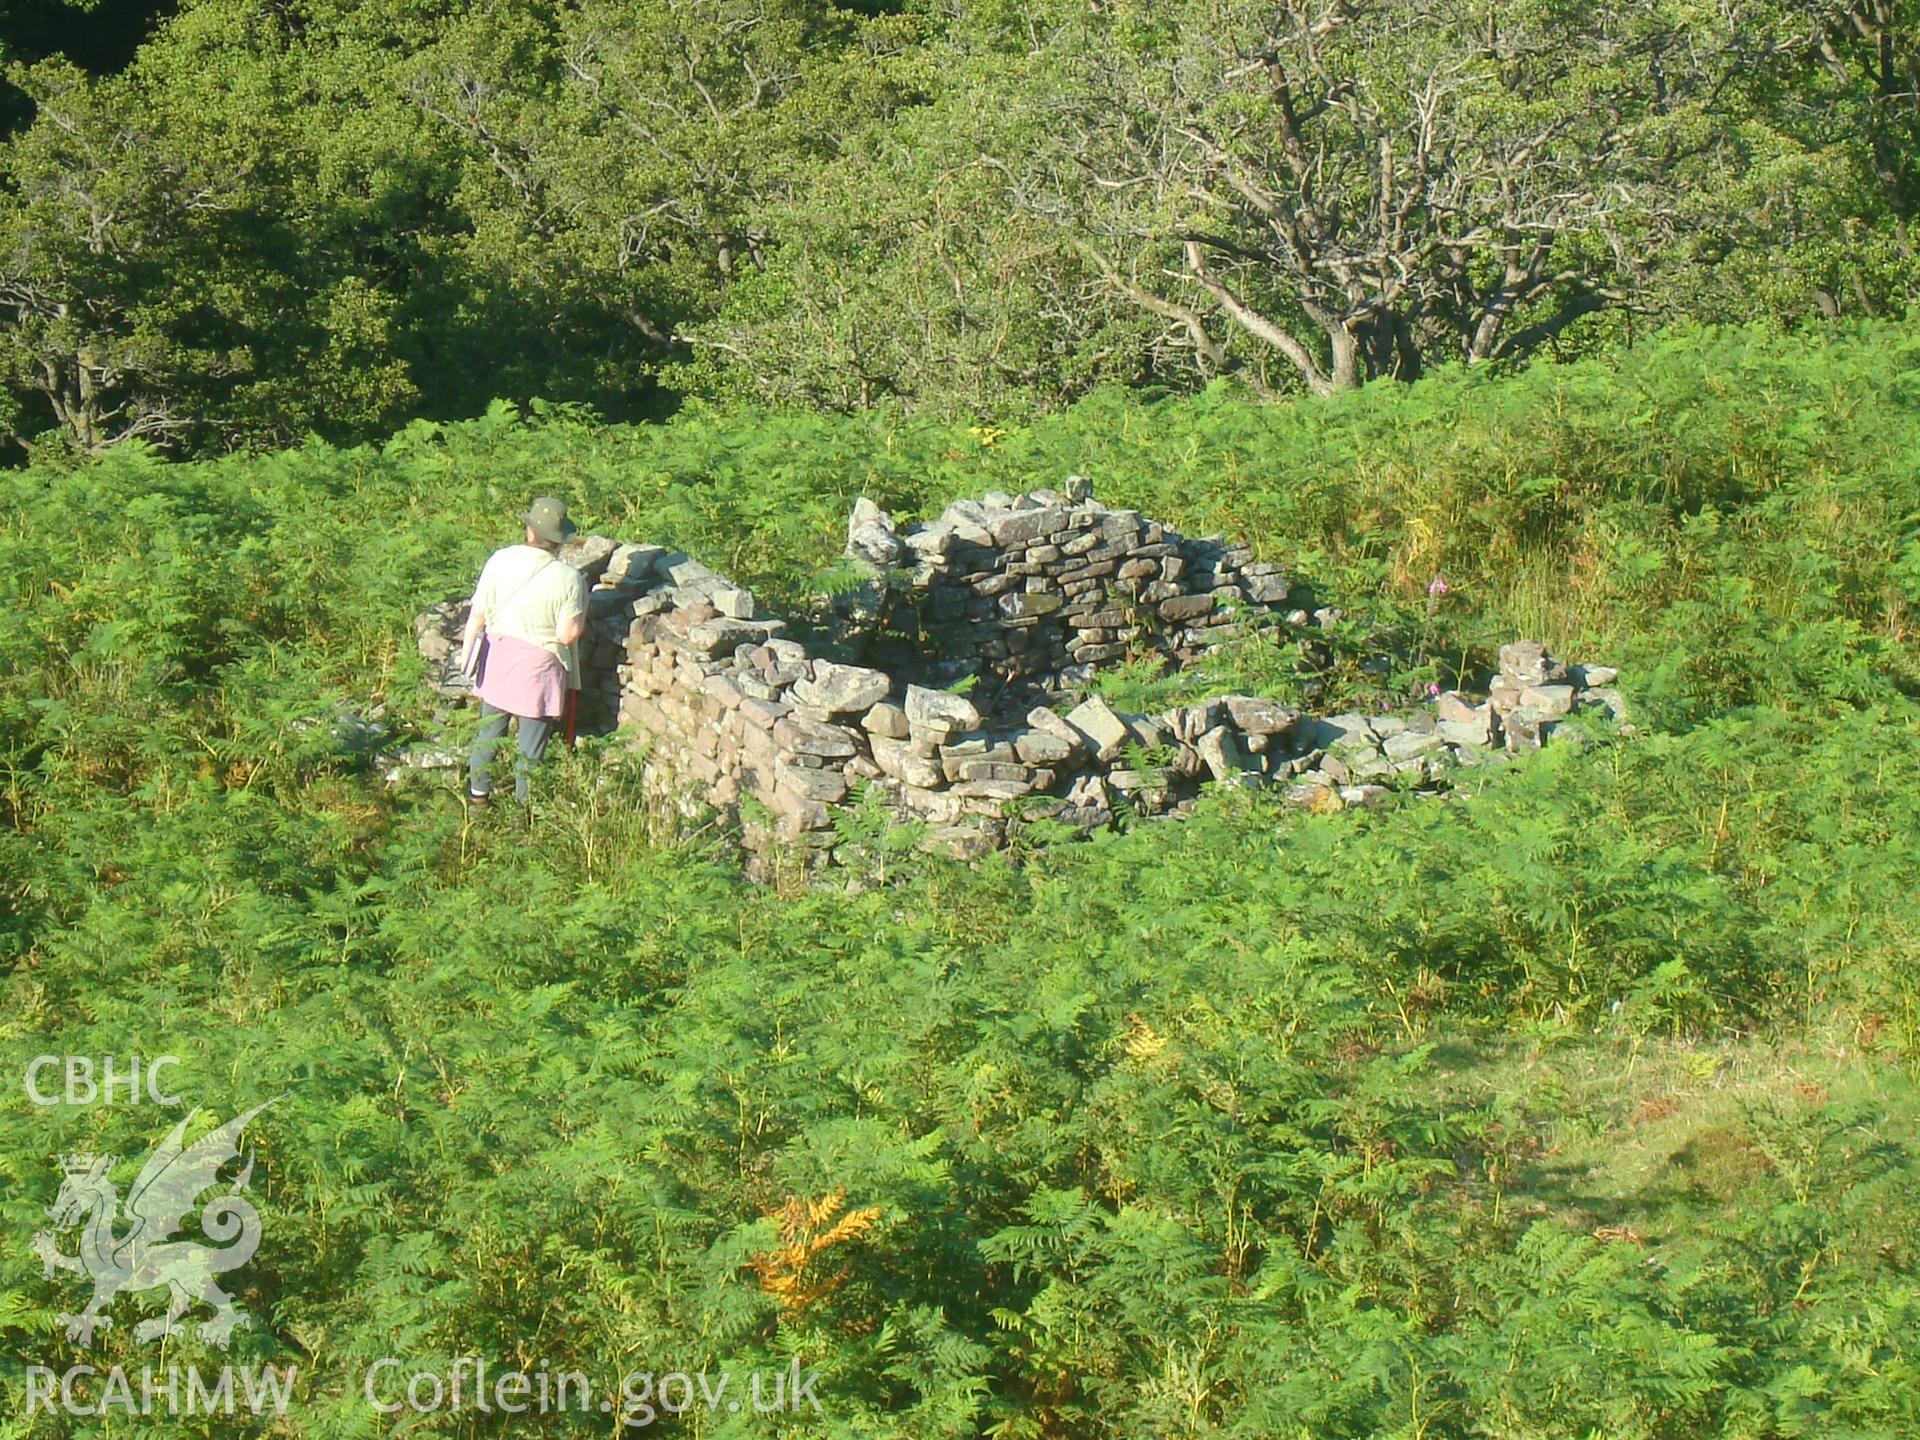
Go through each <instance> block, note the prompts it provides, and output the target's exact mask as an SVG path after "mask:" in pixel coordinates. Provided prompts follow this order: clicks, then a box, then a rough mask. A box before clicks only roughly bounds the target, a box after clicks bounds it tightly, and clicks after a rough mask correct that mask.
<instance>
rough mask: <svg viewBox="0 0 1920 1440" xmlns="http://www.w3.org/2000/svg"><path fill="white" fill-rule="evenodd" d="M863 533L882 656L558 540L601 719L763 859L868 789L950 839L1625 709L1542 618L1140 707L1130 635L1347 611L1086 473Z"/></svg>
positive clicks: (1170, 803) (446, 631)
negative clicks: (1405, 703)
mask: <svg viewBox="0 0 1920 1440" xmlns="http://www.w3.org/2000/svg"><path fill="white" fill-rule="evenodd" d="M846 553H847V555H848V556H849V557H850V558H851V559H853V560H854V561H855V562H856V563H857V564H858V565H860V566H862V567H864V568H865V569H866V570H867V571H868V573H869V579H870V583H869V584H868V585H866V586H865V587H863V588H862V589H861V590H859V591H856V592H855V593H853V594H852V595H850V596H849V597H847V599H846V601H845V602H844V603H843V604H842V605H841V606H840V612H841V613H840V615H839V620H840V622H841V627H842V635H841V640H842V641H843V642H844V641H846V640H848V639H851V638H855V637H858V638H861V639H863V640H864V642H865V643H866V644H867V646H868V649H867V652H866V653H865V654H864V655H863V657H862V658H863V659H865V660H867V661H869V662H871V663H864V664H849V663H844V662H842V661H836V660H832V659H829V658H827V657H826V656H824V655H821V654H818V653H815V651H814V650H812V649H810V648H809V647H808V646H807V645H806V644H803V643H801V642H800V641H798V640H796V639H794V638H791V637H790V636H789V635H788V634H787V633H786V631H787V625H786V623H785V622H784V621H782V620H781V619H779V618H777V617H774V616H769V615H767V614H765V613H763V612H762V610H761V608H760V607H759V605H758V604H757V603H756V601H755V599H754V597H753V595H752V594H751V593H750V592H749V591H747V590H746V589H744V588H743V587H741V586H739V585H736V584H734V583H733V582H732V581H731V580H729V579H728V578H727V577H726V576H724V575H721V574H718V573H716V572H715V571H713V570H712V569H710V568H708V567H707V566H706V565H704V564H702V563H701V562H700V561H698V560H696V559H694V558H693V557H691V556H689V555H686V554H684V553H682V552H679V551H673V550H668V549H666V548H665V547H662V546H658V545H649V544H620V543H617V542H615V541H614V540H611V539H608V538H606V537H603V536H586V537H584V538H582V539H579V540H576V541H575V542H573V544H571V545H569V546H568V547H566V548H565V549H564V550H563V551H562V555H561V558H562V559H564V560H566V561H567V562H568V563H570V564H573V565H575V566H576V567H578V568H579V569H580V570H581V571H582V572H583V573H585V574H586V575H587V576H588V577H589V579H590V580H591V582H592V590H591V594H590V601H589V610H590V617H591V623H590V625H589V632H588V638H587V640H586V641H585V649H584V652H583V655H582V662H583V670H584V674H585V688H584V691H583V694H582V698H581V706H580V717H579V720H580V726H581V728H582V729H583V730H584V731H586V732H587V733H596V732H605V731H608V730H612V729H615V728H616V727H618V728H620V729H621V730H623V731H624V732H625V733H628V734H630V735H631V736H632V738H633V741H634V743H635V744H636V745H640V746H644V747H645V749H646V752H647V761H648V766H649V770H650V773H652V774H653V775H654V776H655V777H657V779H658V780H659V781H660V782H662V783H663V784H665V785H668V786H671V787H673V788H674V789H676V790H677V791H679V792H680V793H682V794H684V795H686V796H688V797H690V798H692V799H695V800H698V801H701V802H704V803H709V804H712V805H716V806H719V807H721V808H722V809H724V810H727V811H729V812H732V813H734V814H736V815H737V816H738V817H739V818H740V819H741V820H742V822H743V823H744V832H745V836H746V840H747V843H748V845H749V847H750V848H751V849H753V850H754V851H755V852H756V853H757V854H759V855H761V856H762V857H763V858H764V857H765V856H766V854H767V853H768V852H769V851H770V850H774V849H783V850H785V851H786V852H787V853H796V852H797V853H799V854H801V855H803V856H805V857H807V858H809V859H810V861H812V862H814V863H822V862H825V861H827V860H828V859H830V858H831V853H832V851H833V848H834V846H835V845H836V844H837V843H838V832H837V830H836V827H835V824H834V820H835V815H836V812H837V811H838V809H839V808H840V807H842V806H844V805H845V804H847V803H848V802H849V800H850V799H851V798H852V797H853V796H854V795H855V792H856V788H858V787H864V793H865V794H866V795H868V796H870V797H871V798H872V799H873V800H875V801H877V803H878V804H880V805H881V806H882V807H884V809H885V810H886V811H888V812H889V813H890V814H891V815H892V816H894V817H896V818H898V819H900V820H903V821H904V820H914V821H923V822H926V823H927V824H928V825H929V826H930V843H931V844H934V845H938V846H941V847H944V848H947V849H949V850H952V851H953V852H955V853H958V854H978V853H983V852H984V851H986V850H988V849H990V848H992V847H993V846H995V845H997V844H999V843H1001V842H1002V841H1003V839H1004V838H1005V833H1006V826H1007V825H1008V823H1009V821H1010V819H1012V818H1013V817H1014V816H1016V815H1020V816H1027V817H1046V818H1051V819H1056V820H1060V821H1063V822H1065V823H1067V824H1069V825H1073V826H1077V827H1082V828H1090V827H1094V826H1098V825H1102V824H1105V823H1107V822H1109V821H1111V820H1112V819H1113V817H1114V815H1115V814H1116V812H1117V811H1120V810H1123V809H1124V810H1127V811H1130V812H1133V813H1143V814H1149V815H1151V814H1162V813H1167V812H1169V811H1178V810H1181V809H1182V808H1184V807H1186V806H1188V805H1190V804H1191V801H1192V797H1193V796H1194V794H1195V793H1196V791H1197V790H1198V788H1199V787H1200V786H1202V785H1203V784H1208V783H1213V784H1227V785H1243V786H1267V787H1276V788H1281V789H1283V790H1284V791H1285V793H1286V794H1287V795H1288V797H1289V798H1290V799H1292V800H1293V801H1294V802H1296V803H1298V804H1301V805H1307V806H1312V807H1315V808H1330V807H1338V806H1341V805H1353V804H1367V803H1370V802H1372V801H1374V800H1376V799H1378V798H1379V797H1380V796H1382V795H1384V794H1385V793H1387V787H1388V785H1389V784H1390V783H1391V784H1397V785H1402V786H1404V785H1408V784H1412V785H1415V786H1432V785H1436V784H1439V783H1442V782H1444V780H1445V778H1446V776H1447V775H1448V774H1449V773H1450V772H1451V771H1453V770H1454V769H1455V768H1456V767H1459V766H1471V765H1481V764H1486V763H1490V762H1492V761H1495V760H1498V759H1501V758H1504V757H1505V756H1507V755H1510V754H1512V753H1514V752H1516V751H1519V750H1526V749H1532V748H1536V747H1538V746H1540V745H1542V744H1544V743H1546V742H1547V741H1548V740H1550V739H1551V738H1552V737H1553V736H1554V735H1555V733H1556V732H1557V730H1558V729H1559V727H1560V726H1561V725H1562V724H1563V723H1564V722H1565V721H1566V720H1567V719H1568V718H1569V717H1570V716H1573V715H1575V714H1576V713H1577V712H1579V711H1581V710H1583V709H1605V710H1607V711H1610V712H1612V714H1613V715H1614V716H1615V717H1621V716H1622V715H1623V707H1622V702H1621V699H1620V696H1619V692H1618V691H1617V690H1615V689H1613V688H1612V685H1611V682H1612V680H1613V679H1614V672H1613V671H1612V670H1610V669H1605V668H1603V667H1597V666H1578V665H1574V666H1569V665H1565V664H1562V663H1561V662H1560V661H1558V660H1557V659H1555V658H1554V657H1553V656H1552V655H1550V654H1548V653H1547V652H1546V650H1545V649H1544V648H1543V647H1542V646H1540V645H1539V644H1537V643H1534V642H1527V641H1522V642H1519V643H1516V644H1513V645H1508V646H1506V647H1504V648H1503V649H1502V650H1501V652H1500V662H1501V669H1500V673H1499V675H1498V676H1497V677H1496V678H1495V680H1494V682H1493V684H1492V686H1491V688H1490V692H1489V694H1488V695H1486V696H1485V697H1482V698H1479V699H1475V698H1472V697H1469V696H1467V695H1463V694H1459V693H1456V692H1446V693H1443V694H1440V695H1438V696H1436V697H1434V700H1433V702H1432V703H1431V704H1430V705H1428V706H1424V707H1421V708H1420V709H1418V710H1415V711H1412V712H1410V713H1405V714H1399V715H1358V714H1344V715H1326V716H1314V715H1306V714H1302V713H1301V712H1300V711H1299V710H1298V709H1296V708H1294V707H1292V706H1289V705H1285V704H1282V703H1280V702H1278V701H1275V700H1272V699H1268V698H1264V697H1261V696H1255V695H1228V696H1223V697H1220V698H1217V699H1210V700H1205V701H1201V702H1198V703H1194V704H1188V705H1181V706H1176V707H1173V708H1171V709H1167V710H1164V711H1161V712H1159V713H1156V714H1151V715H1136V714H1125V713H1121V712H1119V711H1116V710H1115V709H1114V708H1113V707H1112V706H1110V705H1109V704H1108V703H1107V702H1106V701H1105V700H1103V699H1101V698H1099V697H1098V696H1091V697H1085V698H1083V691H1084V687H1085V686H1086V684H1087V683H1088V682H1089V681H1090V680H1091V679H1092V678H1093V675H1094V673H1095V670H1096V668H1097V667H1098V666H1100V665H1101V664H1103V663H1108V662H1112V661H1115V660H1118V659H1120V658H1122V657H1123V656H1134V655H1139V654H1141V653H1143V652H1146V651H1156V652H1158V653H1160V654H1162V655H1164V656H1166V657H1167V658H1168V659H1170V660H1171V661H1173V662H1174V663H1176V664H1180V663H1185V662H1188V661H1191V660H1194V659H1196V658H1197V657H1199V656H1200V655H1201V654H1203V653H1204V652H1205V650H1206V649H1207V647H1208V646H1209V645H1211V644H1213V643H1215V642H1217V641H1218V640H1219V639H1220V638H1221V637H1223V636H1225V635H1227V634H1231V633H1232V632H1233V630H1234V628H1235V627H1238V626H1243V625H1246V624H1248V623H1250V622H1252V621H1253V620H1255V619H1257V618H1258V617H1260V616H1261V615H1262V614H1263V613H1277V614H1279V615H1280V616H1282V617H1283V619H1284V621H1285V623H1287V624H1289V625H1291V626H1294V627H1303V626H1312V625H1314V624H1316V623H1327V622H1330V620H1331V619H1332V618H1333V617H1332V615H1331V613H1330V612H1320V614H1319V615H1318V616H1317V617H1316V616H1314V615H1309V614H1308V613H1307V612H1306V611H1305V610H1302V609H1297V608H1294V609H1290V608H1288V605H1289V601H1290V598H1291V597H1290V594H1289V592H1290V589H1291V582H1290V580H1289V577H1288V576H1287V575H1286V573H1285V571H1284V570H1283V569H1282V568H1281V567H1280V566H1278V565H1274V564H1266V563H1259V562H1256V561H1255V559H1254V557H1253V554H1252V552H1251V551H1250V550H1248V549H1247V548H1246V547H1244V546H1238V545H1232V544H1229V543H1227V542H1226V541H1225V540H1223V539H1220V538H1218V537H1208V538H1204V539H1197V540H1196V539H1189V538H1187V537H1185V536H1182V535H1181V534H1179V533H1178V532H1177V531H1174V530H1171V529H1169V528H1167V527H1166V526H1164V525H1161V524H1158V523H1156V522H1154V521H1151V520H1148V519H1146V518H1145V517H1143V516H1141V515H1140V514H1138V513H1137V512H1135V511H1132V510H1120V509H1109V508H1108V507H1106V506H1105V505H1102V504H1101V503H1100V502H1099V501H1097V500H1095V499H1093V497H1092V496H1091V494H1090V493H1088V490H1087V488H1086V485H1085V483H1084V481H1081V480H1079V479H1078V478H1073V479H1070V480H1069V481H1068V483H1067V485H1066V486H1064V487H1062V488H1061V489H1058V490H1037V491H1034V492H1032V493H1031V494H1027V495H1021V496H1007V495H989V496H986V497H984V498H982V499H980V500H967V501H959V502H956V503H955V504H953V505H951V506H949V507H948V508H947V510H946V511H945V512H944V513H943V514H942V515H941V516H940V517H939V518H938V519H937V520H934V521H932V522H929V523H927V524H923V525H915V526H912V527H909V528H907V529H906V530H904V531H902V530H899V529H897V528H896V527H895V525H894V524H893V522H892V520H891V518H890V517H888V516H887V515H886V514H885V513H884V512H882V511H880V510H878V509H876V508H875V507H873V506H871V505H869V504H866V503H865V502H862V503H861V504H860V505H859V506H858V507H857V508H856V509H855V512H854V515H853V518H852V521H851V523H850V525H849V528H848V540H847V551H846ZM889 578H891V579H892V580H894V581H896V582H904V583H896V584H895V585H893V586H891V587H889V585H888V584H887V581H888V580H889ZM890 597H891V599H892V600H893V602H894V603H892V604H891V606H890V604H889V602H890ZM889 610H890V613H887V614H886V615H884V617H883V614H882V612H883V611H889ZM882 618H885V619H886V620H887V621H888V622H889V623H888V624H886V625H885V626H881V625H879V621H880V620H881V619H882ZM464 620H465V607H464V606H463V605H459V604H448V605H442V606H436V607H434V608H433V609H432V610H429V611H427V612H425V613H424V614H423V615H421V616H420V617H419V618H418V620H417V621H416V633H417V634H418V636H419V638H420V644H421V650H422V653H423V654H424V655H426V656H427V658H428V659H429V660H430V661H431V662H433V663H434V665H435V666H436V682H435V683H436V685H437V686H438V687H439V688H442V689H443V690H445V691H446V692H447V693H449V694H453V693H458V691H459V687H460V685H461V683H462V682H461V681H460V679H459V677H458V675H457V674H456V673H453V672H454V670H455V669H456V666H455V662H454V661H453V659H452V657H451V651H452V649H453V648H454V646H455V643H456V641H455V637H457V635H458V631H459V627H460V625H461V624H462V623H463V622H464ZM841 653H846V652H845V649H844V647H842V648H841ZM965 677H972V678H973V683H972V684H971V685H970V686H966V687H959V686H957V685H956V684H955V682H957V681H959V680H961V679H963V678H965ZM962 689H964V693H960V692H961V690H962Z"/></svg>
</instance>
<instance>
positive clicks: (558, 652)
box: [473, 545, 587, 690]
mask: <svg viewBox="0 0 1920 1440" xmlns="http://www.w3.org/2000/svg"><path fill="white" fill-rule="evenodd" d="M473 604H474V608H475V609H477V610H479V611H480V613H481V614H483V615H485V616H486V617H487V631H488V633H489V634H493V635H504V636H506V637H507V638H509V639H512V640H523V641H525V642H526V643H527V644H529V645H537V646H539V647H540V648H541V649H542V650H545V651H546V652H547V653H548V654H550V655H553V656H555V657H556V658H558V659H559V661H560V663H561V664H563V665H565V666H566V667H567V684H568V685H569V686H570V687H572V688H573V689H576V690H577V689H579V688H580V662H579V658H578V656H577V655H576V654H575V652H576V651H577V650H578V649H579V647H578V646H577V645H562V644H561V643H560V641H559V638H558V632H559V629H560V622H561V621H563V620H566V619H569V618H570V617H572V616H576V615H584V614H586V610H587V577H586V576H584V575H582V574H581V573H580V572H579V571H578V570H576V569H574V568H573V567H572V566H571V565H568V564H566V563H565V562H564V561H561V560H559V559H557V558H555V557H554V556H553V555H550V554H549V553H548V552H547V551H545V550H542V549H540V548H539V547H538V546H535V545H508V546H506V547H505V548H503V549H500V550H496V551H494V552H493V554H492V555H490V556H489V557H488V558H487V563H486V565H485V566H484V567H483V568H482V569H481V571H480V583H479V584H478V585H476V586H474V589H473Z"/></svg>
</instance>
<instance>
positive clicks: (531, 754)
mask: <svg viewBox="0 0 1920 1440" xmlns="http://www.w3.org/2000/svg"><path fill="white" fill-rule="evenodd" d="M513 718H514V717H513V716H511V715H509V714H507V712H506V711H504V710H496V709H495V708H494V707H493V706H491V705H488V704H487V703H485V702H484V701H482V702H481V705H480V733H479V734H478V735H476V736H475V737H474V740H473V754H472V756H471V757H470V758H469V759H468V761H467V790H468V792H469V793H471V794H474V795H489V794H492V793H493V779H492V777H491V776H490V775H489V774H488V773H487V772H488V770H489V769H490V768H491V766H492V764H493V755H494V751H496V750H498V749H499V748H500V742H501V740H503V739H504V738H506V733H507V722H508V721H509V720H511V719H513ZM519 720H520V753H519V754H518V755H517V756H515V757H514V761H513V798H514V799H516V800H525V799H526V798H527V771H528V769H529V767H531V766H534V765H538V764H539V763H540V757H541V756H542V755H545V754H546V753H547V741H548V740H550V739H552V738H553V730H554V727H555V726H556V725H558V724H559V723H560V722H559V721H558V720H530V719H528V718H527V717H526V716H525V715H522V716H520V717H519Z"/></svg>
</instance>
